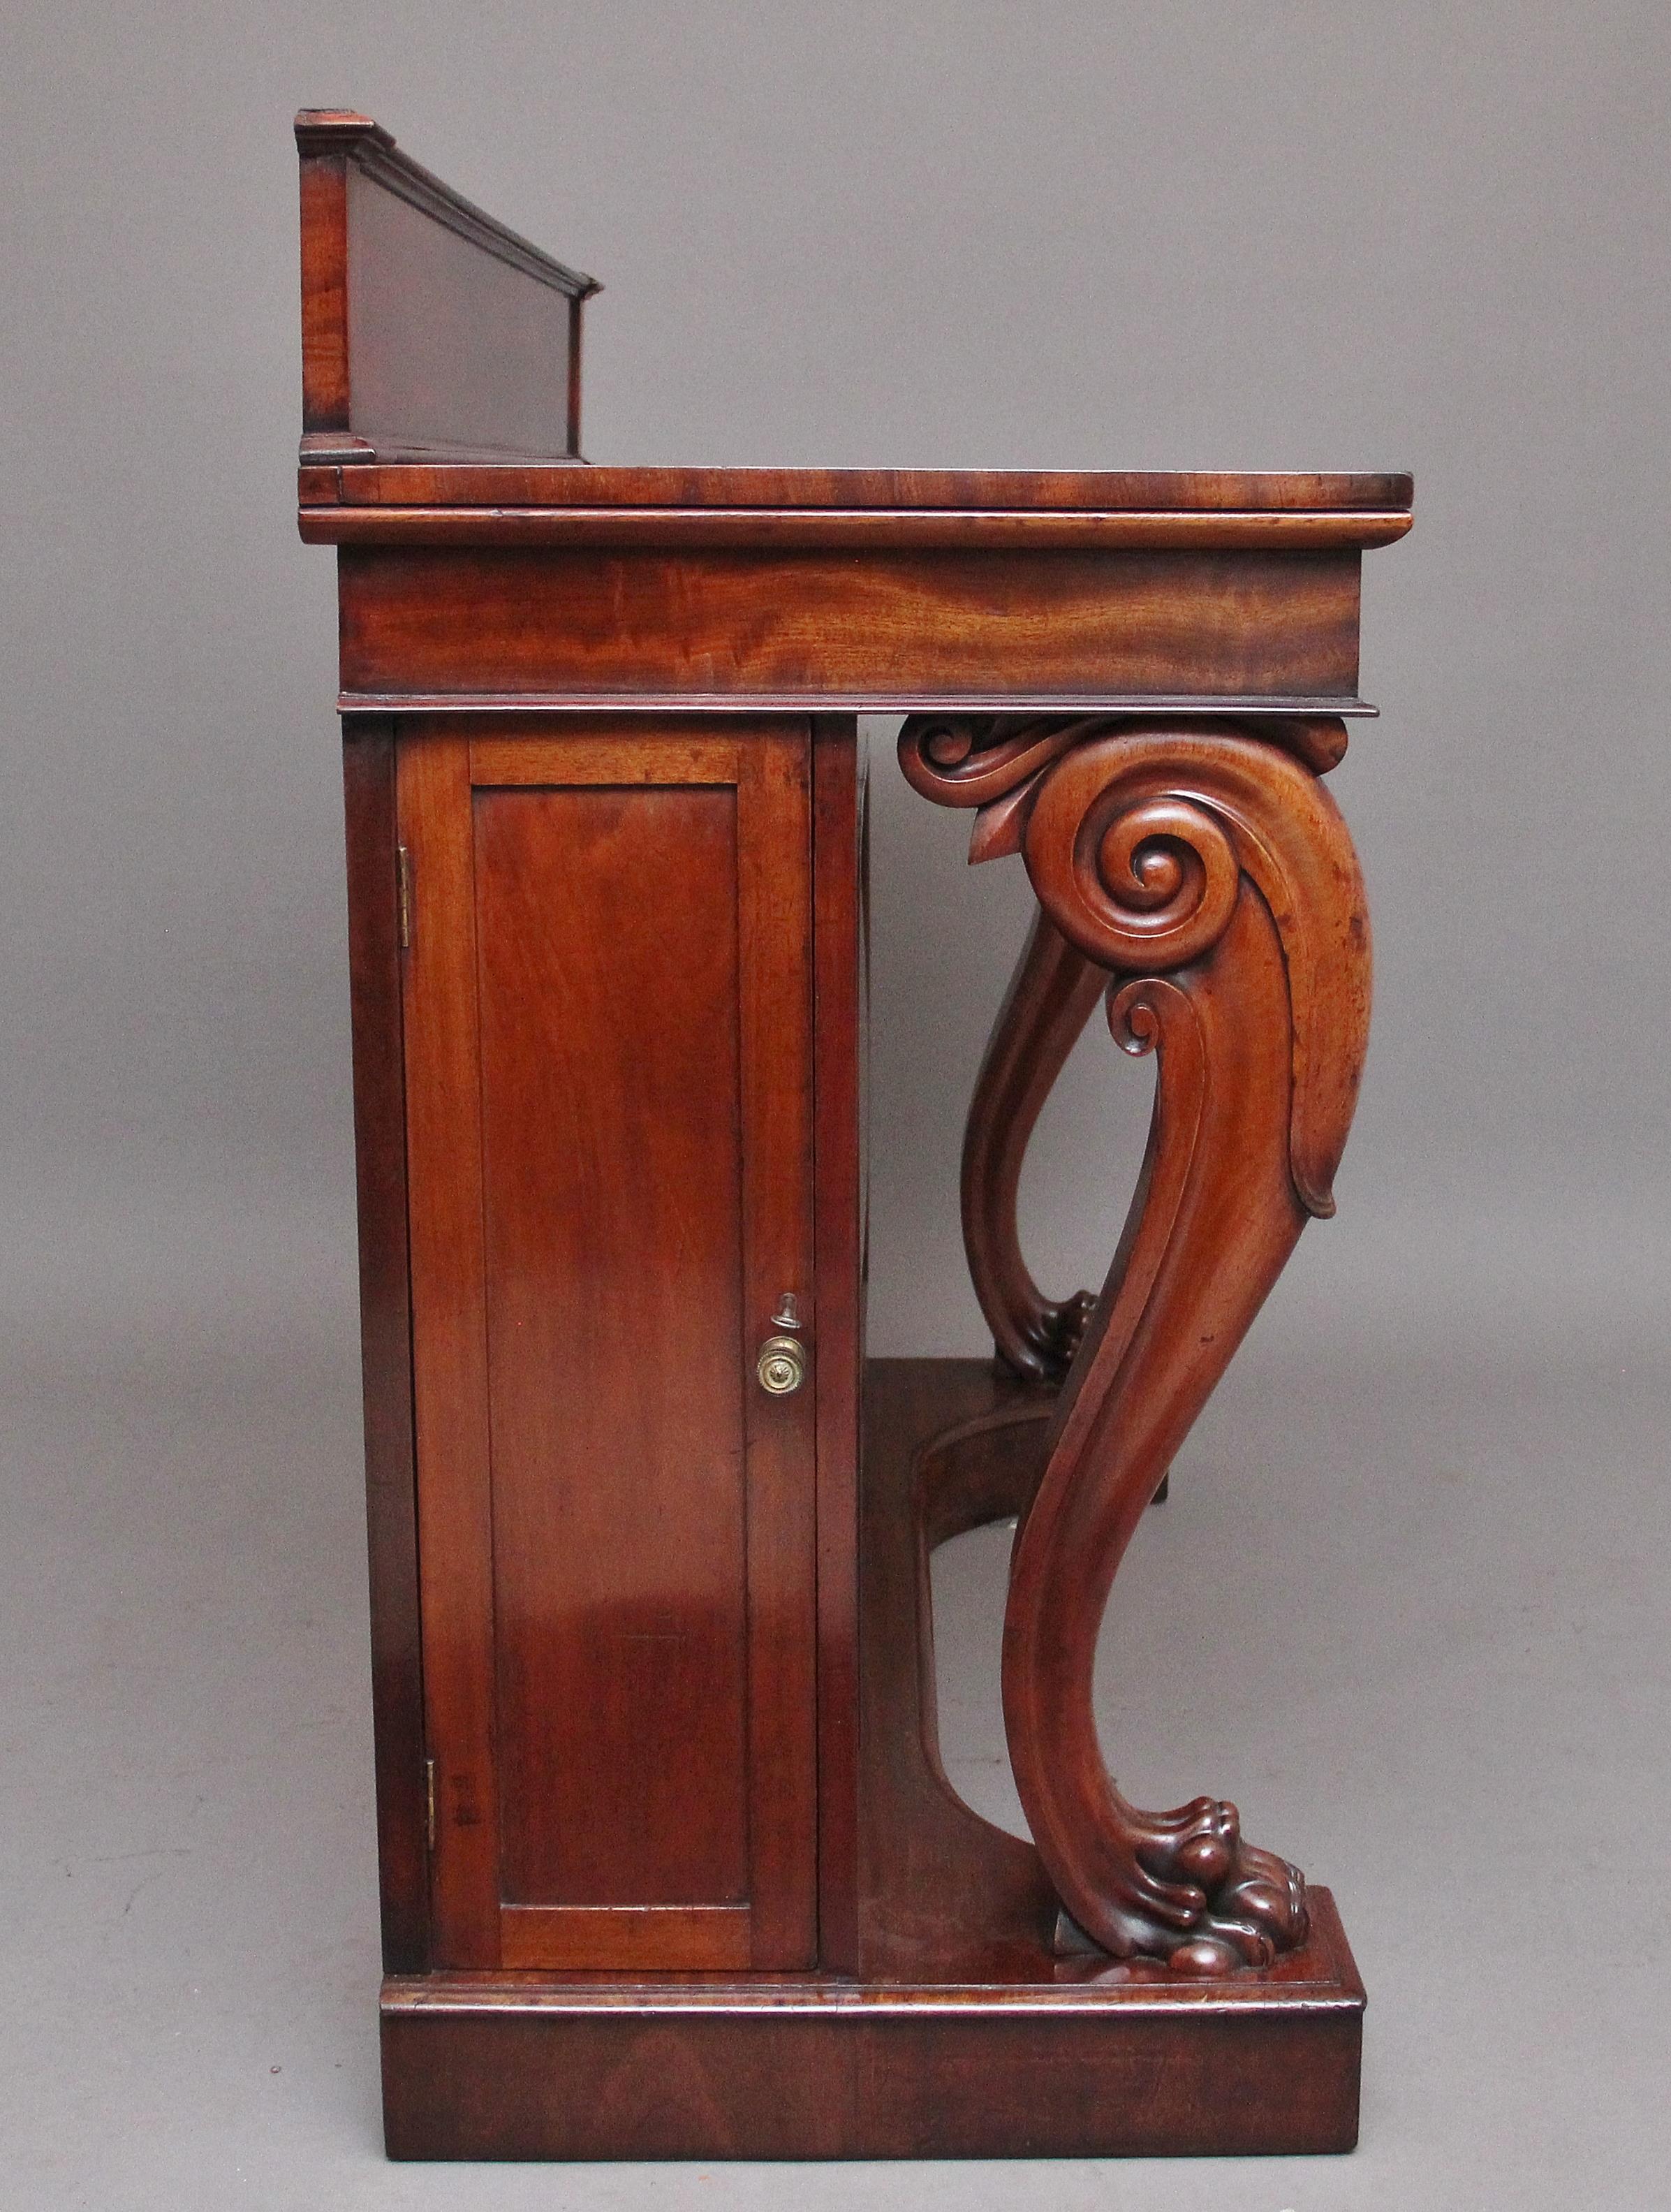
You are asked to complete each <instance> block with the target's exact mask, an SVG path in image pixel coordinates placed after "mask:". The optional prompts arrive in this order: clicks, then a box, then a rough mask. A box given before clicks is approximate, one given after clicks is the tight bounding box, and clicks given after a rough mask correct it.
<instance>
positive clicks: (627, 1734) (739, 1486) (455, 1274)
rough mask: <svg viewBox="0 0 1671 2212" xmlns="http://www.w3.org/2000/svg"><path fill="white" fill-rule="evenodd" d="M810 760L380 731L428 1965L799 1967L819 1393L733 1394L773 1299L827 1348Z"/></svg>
mask: <svg viewBox="0 0 1671 2212" xmlns="http://www.w3.org/2000/svg"><path fill="white" fill-rule="evenodd" d="M809 753H810V740H809V736H808V732H807V729H806V726H805V724H804V723H777V724H773V725H769V726H759V725H754V726H750V729H749V731H748V732H747V739H746V742H744V739H743V738H742V736H741V734H740V732H738V731H737V730H736V729H735V728H734V727H732V728H727V727H726V726H724V725H709V726H705V727H704V728H703V729H702V730H701V731H696V732H692V731H690V730H688V729H678V728H676V729H673V730H669V731H662V730H655V729H651V730H647V729H646V728H645V727H644V726H643V725H642V724H641V723H634V724H633V725H631V726H629V727H628V728H626V729H622V728H620V727H617V726H613V725H611V724H609V723H607V722H605V723H600V724H597V725H594V726H590V727H582V728H579V729H576V728H574V727H573V726H565V727H564V728H562V730H555V729H553V728H551V727H550V726H549V725H547V724H543V723H541V722H539V721H538V720H532V721H531V722H530V723H529V724H528V726H526V730H524V731H522V732H520V733H519V735H518V736H516V737H515V738H511V739H508V740H507V738H505V737H504V735H503V734H502V731H501V729H499V728H498V727H495V732H494V733H493V734H491V735H487V734H484V733H483V732H481V731H480V730H479V729H477V728H476V727H474V726H472V725H471V724H470V723H469V722H467V721H459V722H454V723H452V724H449V725H448V726H447V728H446V729H445V730H444V731H443V730H434V729H428V728H423V727H420V728H419V729H418V730H416V731H415V732H412V733H411V734H410V735H409V736H407V737H406V738H404V741H403V749H402V763H403V767H402V775H403V779H404V781H403V793H404V792H405V790H406V788H407V786H408V785H410V791H411V793H412V810H411V811H412V821H413V834H412V836H410V837H409V839H408V842H409V844H410V848H411V854H412V868H413V892H412V899H413V926H412V938H413V942H412V949H411V951H410V953H409V955H408V997H407V1020H406V1046H407V1060H408V1065H409V1071H410V1073H409V1089H410V1091H411V1093H412V1095H413V1097H415V1098H416V1099H417V1100H418V1101H419V1102H420V1103H421V1105H422V1107H423V1108H424V1109H425V1110H427V1112H428V1115H429V1116H430V1119H429V1120H428V1121H427V1122H425V1123H424V1125H423V1127H422V1133H420V1126H419V1116H418V1111H417V1109H414V1114H413V1139H412V1153H413V1166H412V1182H413V1218H414V1225H415V1231H414V1234H415V1244H416V1240H417V1237H418V1236H419V1234H420V1228H421V1229H422V1233H423V1234H424V1235H425V1236H426V1237H428V1239H429V1242H430V1246H431V1247H432V1248H433V1251H434V1273H431V1274H428V1275H424V1274H422V1273H417V1287H416V1302H417V1308H418V1314H419V1327H418V1358H419V1363H420V1370H421V1372H422V1376H423V1378H424V1382H425V1383H426V1384H428V1383H429V1382H430V1381H431V1379H432V1377H433V1376H436V1375H442V1376H444V1379H445V1382H446V1386H447V1401H446V1403H445V1405H444V1406H441V1407H436V1408H435V1409H434V1412H433V1413H432V1415H431V1417H430V1418H431V1419H432V1420H434V1422H437V1423H439V1424H440V1426H439V1427H438V1428H437V1429H436V1430H435V1431H434V1436H435V1441H434V1443H433V1445H432V1444H431V1443H429V1442H428V1441H427V1440H426V1439H427V1436H428V1428H427V1426H426V1421H425V1417H424V1402H423V1400H422V1397H421V1401H420V1429H419V1445H418V1449H419V1462H420V1468H421V1471H422V1475H423V1480H424V1486H425V1487H424V1492H423V1495H424V1500H425V1504H424V1534H425V1548H424V1560H425V1607H424V1617H425V1621H426V1629H427V1632H428V1631H433V1629H434V1626H435V1624H436V1622H437V1620H440V1621H441V1622H443V1623H446V1622H450V1621H451V1620H453V1619H454V1617H455V1615H456V1612H457V1610H458V1609H459V1608H460V1607H469V1609H470V1613H471V1633H470V1634H469V1635H468V1636H465V1635H464V1634H463V1633H462V1632H458V1631H453V1632H451V1633H450V1634H449V1638H448V1644H447V1647H446V1648H444V1649H443V1650H442V1651H441V1656H440V1660H439V1662H432V1667H431V1672H432V1675H433V1674H434V1665H435V1663H439V1664H440V1665H441V1667H442V1668H443V1669H444V1670H447V1669H449V1668H450V1671H451V1673H452V1674H453V1675H457V1676H462V1677H463V1678H464V1679H465V1682H466V1683H467V1685H468V1689H467V1694H461V1695H460V1697H459V1700H458V1702H457V1705H456V1706H455V1708H454V1709H453V1711H450V1712H449V1713H447V1714H446V1715H443V1714H441V1712H440V1711H438V1710H435V1709H434V1699H432V1718H431V1730H430V1736H431V1747H432V1754H433V1755H434V1756H435V1758H436V1759H437V1771H438V1779H439V1781H440V1783H441V1790H440V1795H439V1810H440V1815H441V1848H440V1850H439V1854H438V1879H439V1881H440V1883H441V1887H442V1888H443V1889H444V1890H445V1892H446V1894H447V1900H448V1909H449V1914H450V1916H451V1919H452V1921H453V1923H456V1924H457V1926H458V1927H459V1929H462V1930H463V1931H464V1932H463V1934H462V1935H461V1936H459V1937H457V1938H456V1939H455V1938H454V1937H453V1936H451V1935H449V1934H447V1933H446V1932H445V1931H443V1934H442V1942H443V1943H444V1944H445V1945H446V1947H447V1948H440V1947H439V1946H438V1963H442V1964H466V1965H472V1964H482V1963H492V1960H493V1959H494V1958H495V1957H496V1958H502V1959H503V1960H504V1962H505V1963H506V1964H507V1965H511V1966H530V1965H536V1964H541V1963H546V1964H555V1965H565V1966H568V1965H575V1964H586V1965H588V1966H592V1967H609V1966H615V1967H619V1968H623V1969H624V1968H628V1967H631V1966H638V1965H641V1964H643V1963H644V1962H645V1961H646V1960H651V1959H653V1960H655V1962H656V1963H658V1964H659V1965H661V1966H667V1967H686V1966H712V1965H714V1964H716V1963H720V1962H728V1963H732V1964H748V1963H752V1964H754V1965H755V1966H774V1967H781V1966H790V1965H798V1964H806V1963H810V1962H811V1959H812V1958H813V1956H814V1954H815V1951H816V1864H817V1838H816V1817H817V1812H816V1805H817V1791H816V1710H817V1691H816V1686H815V1664H816V1610H815V1607H816V1566H815V1543H816V1523H815V1511H816V1508H815V1498H814V1479H815V1478H814V1465H815V1453H814V1414H813V1405H812V1393H811V1392H810V1391H809V1392H807V1393H805V1394H804V1395H800V1396H798V1397H795V1398H793V1399H788V1400H781V1401H779V1400H773V1399H769V1398H768V1397H767V1396H766V1395H765V1394H764V1393H763V1392H762V1391H761V1390H759V1389H758V1388H757V1386H756V1385H755V1383H754V1382H753V1377H752V1364H753V1350H754V1346H756V1344H757V1342H758V1341H759V1340H761V1339H763V1337H764V1336H766V1335H767V1334H770V1331H771V1322H770V1316H771V1314H772V1313H773V1311H774V1310H775V1306H776V1304H777V1302H778V1301H779V1299H780V1298H781V1296H782V1295H783V1293H784V1292H785V1291H792V1292H793V1293H795V1294H796V1296H797V1297H799V1300H800V1302H801V1305H802V1308H803V1310H804V1312H805V1316H806V1325H807V1328H808V1334H809V1340H810V1342H811V1344H812V1345H813V1346H815V1347H816V1345H817V1328H816V1299H815V1283H814V1271H813V1266H812V1257H811V1254H812V1232H811V1206H812V1193H811V1172H810V1156H811V987H812V979H811V829H810V816H809V791H808V777H809V759H808V756H809ZM443 778H444V779H445V781H443ZM434 817H444V819H441V821H439V823H438V822H437V821H436V820H435V819H434ZM406 818H407V817H406V806H405V799H404V796H403V823H404V822H405V820H406ZM652 890H653V896H647V894H649V893H650V892H651V891H652ZM438 970H439V972H440V975H441V977H442V978H443V979H444V980H443V981H442V982H440V983H438V982H437V981H436V977H437V972H438ZM443 991H444V993H445V995H441V994H442V992H443ZM426 994H427V995H426ZM465 1148H468V1157H466V1156H465ZM466 1215H468V1216H469V1217H470V1218H469V1219H468V1220H467V1219H466V1218H465V1217H466ZM416 1272H417V1271H416V1269H415V1273H416ZM466 1352H467V1356H466ZM815 1357H816V1353H815ZM432 1487H434V1488H438V1489H440V1490H441V1491H442V1492H445V1496H444V1497H443V1498H441V1499H440V1500H439V1501H438V1502H437V1504H436V1505H435V1508H434V1542H433V1543H432V1542H431V1541H430V1536H431V1511H430V1502H429V1501H430V1491H431V1488H432ZM483 1547H486V1556H485V1557H484V1556H483ZM432 1587H433V1589H434V1602H433V1603H432V1597H431V1591H432ZM459 1729H467V1730H470V1731H472V1733H471V1737H470V1741H468V1742H467V1743H465V1742H461V1741H459ZM460 1770H462V1771H465V1772H466V1773H467V1774H468V1775H469V1777H470V1778H471V1789H470V1792H469V1798H470V1802H471V1805H472V1807H474V1805H475V1804H476V1802H477V1798H478V1797H479V1796H482V1795H483V1794H484V1793H487V1792H489V1790H490V1791H491V1796H492V1800H493V1802H492V1812H493V1826H494V1827H495V1829H496V1841H495V1844H494V1846H493V1847H492V1849H489V1847H488V1846H487V1844H485V1843H484V1842H482V1841H481V1840H480V1839H478V1838H472V1842H473V1843H474V1844H475V1848H473V1849H472V1848H468V1847H465V1848H459V1847H456V1846H455V1845H454V1843H453V1827H454V1826H458V1825H459V1822H458V1821H457V1819H456V1815H455V1813H454V1811H453V1795H454V1794H456V1792H457V1791H458V1790H459V1781H458V1778H457V1776H458V1772H459V1771H460ZM482 1825H483V1826H486V1825H487V1824H486V1823H483V1824H482ZM634 1906H638V1907H655V1908H663V1907H678V1908H681V1910H679V1911H673V1912H671V1913H670V1912H667V1911H657V1912H652V1913H650V1914H648V1915H646V1914H644V1913H640V1914H638V1915H637V1916H636V1917H635V1916H634V1915H632V1914H631V1913H629V1912H623V1910H621V1909H622V1908H628V1907H634ZM738 1907H742V1908H744V1910H743V1911H742V1913H741V1917H740V1919H739V1916H738V1911H737V1910H735V1909H734V1908H738ZM489 1925H490V1926H491V1931H492V1932H491V1936H490V1937H489V1932H488V1930H489ZM739 1930H740V1932H739ZM465 1942H467V1943H469V1944H470V1945H471V1947H472V1948H471V1951H469V1952H465V1953H464V1954H462V1955H461V1953H460V1945H461V1943H465ZM614 1942H618V1943H619V1945H620V1947H621V1948H619V1949H618V1950H615V1951H611V1950H609V1949H607V1948H604V1949H599V1948H597V1947H599V1946H607V1945H609V1944H611V1943H614ZM681 1946H683V1947H684V1948H680V1947H681ZM484 1952H485V1953H487V1954H489V1955H488V1956H487V1957H486V1958H485V1959H484V1958H483V1956H482V1955H481V1954H483V1953H484Z"/></svg>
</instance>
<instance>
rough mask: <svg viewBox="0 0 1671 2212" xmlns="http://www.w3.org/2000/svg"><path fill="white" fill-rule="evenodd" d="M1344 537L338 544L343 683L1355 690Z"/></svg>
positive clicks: (946, 690) (367, 689) (1345, 694)
mask: <svg viewBox="0 0 1671 2212" xmlns="http://www.w3.org/2000/svg"><path fill="white" fill-rule="evenodd" d="M1359 557H1360V556H1358V553H1357V552H1356V551H1355V550H1347V551H1344V552H1322V553H1273V552H1247V553H1240V554H1230V553H1123V552H1115V553H1105V554H1066V553H1064V554H1059V555H1052V556H1049V557H1048V558H1044V559H1040V558H1038V557H1036V556H1027V555H1024V554H1021V553H967V554H964V553H945V552H942V553H924V554H920V555H913V554H911V553H909V552H907V551H895V552H891V553H890V552H884V551H877V552H874V553H872V554H871V555H870V556H869V557H868V558H866V559H865V560H864V561H862V562H861V561H858V560H855V559H854V558H853V557H852V556H846V557H839V556H836V555H833V554H819V553H808V554H805V555H803V556H792V555H787V554H781V553H777V552H775V551H773V550H770V549H769V548H764V547H763V548H762V549H761V550H757V551H731V552H724V551H712V552H708V551H704V552H701V553H692V554H690V555H688V556H671V555H668V554H662V553H653V552H652V553H642V554H635V553H622V552H610V551H605V550H599V551H597V552H572V551H557V550H551V551H547V552H543V553H532V552H521V551H515V550H506V549H502V548H493V547H489V548H482V549H478V550H457V549H447V548H419V549H416V550H399V549H395V548H374V547H359V548H356V547H351V546H344V547H343V550H342V551H341V552H340V554H339V555H338V556H337V558H338V576H339V580H340V588H341V608H342V676H343V685H344V687H345V689H346V690H349V692H359V693H375V694H398V693H399V692H401V691H416V692H421V693H438V692H439V693H445V692H447V691H485V692H502V693H514V692H518V691H526V690H554V691H557V692H560V693H562V694H564V695H565V696H569V697H584V696H585V695H586V693H588V692H592V693H599V692H615V691H627V692H630V691H632V690H635V689H652V690H657V691H661V692H666V691H670V690H671V691H674V692H677V691H678V690H682V689H687V688H688V689H689V690H694V691H700V692H702V693H707V694H717V695H720V696H723V695H725V694H726V692H728V691H729V692H738V693H757V692H762V691H764V692H769V693H773V694H776V695H780V696H795V695H797V694H799V693H803V692H804V693H805V694H807V695H811V696H819V697H824V696H829V697H834V698H845V699H847V700H848V701H850V702H852V703H853V704H854V705H866V704H869V703H871V699H870V695H872V693H876V692H881V693H883V694H891V693H896V692H899V691H911V690H924V691H930V692H933V694H935V695H936V696H947V697H951V698H962V699H971V698H983V697H986V696H1006V695H1011V694H1013V693H1016V692H1022V693H1025V694H1030V695H1031V694H1038V695H1050V696H1055V695H1060V694H1067V695H1079V694H1081V693H1086V692H1089V693H1091V694H1093V695H1106V694H1107V693H1109V692H1115V693H1139V694H1140V693H1162V694H1174V693H1179V692H1182V693H1188V694H1191V695H1199V694H1207V695H1218V694H1226V693H1227V694H1231V695H1238V696H1240V695H1246V696H1254V697H1257V696H1267V697H1270V696H1278V697H1285V696H1291V695H1299V696H1306V697H1315V698H1346V699H1350V698H1352V697H1353V696H1355V693H1356V690H1357V684H1358V563H1359Z"/></svg>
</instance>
